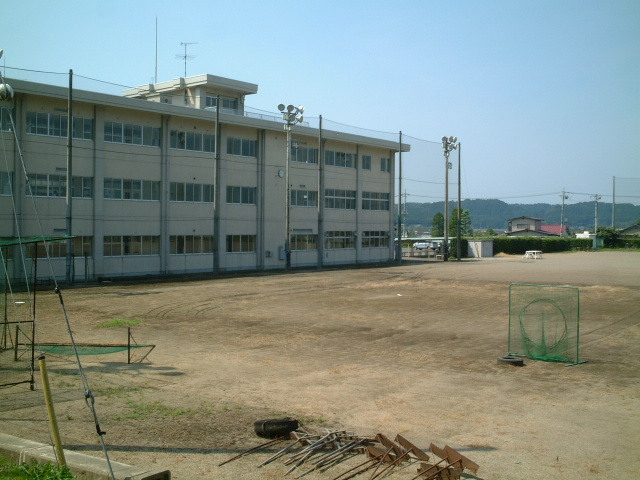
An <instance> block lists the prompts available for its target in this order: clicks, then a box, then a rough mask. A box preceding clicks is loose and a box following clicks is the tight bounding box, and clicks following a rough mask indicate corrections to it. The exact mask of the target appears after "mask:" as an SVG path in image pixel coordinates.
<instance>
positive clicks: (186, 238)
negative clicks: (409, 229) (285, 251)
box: [29, 231, 389, 258]
mask: <svg viewBox="0 0 640 480" xmlns="http://www.w3.org/2000/svg"><path fill="white" fill-rule="evenodd" d="M92 240H93V237H90V236H78V237H75V238H73V239H72V241H73V254H74V256H75V257H84V256H91V255H92V254H93V250H92V247H91V244H92ZM290 246H291V250H296V251H302V250H316V249H317V248H318V235H316V234H307V233H303V234H294V235H291V241H290ZM362 246H363V247H388V246H389V232H385V231H365V232H362ZM103 247H104V256H105V257H121V256H129V255H159V254H160V237H159V236H157V235H106V236H105V237H103ZM325 247H326V248H328V249H338V248H355V234H354V232H352V231H329V232H327V233H326V240H325ZM30 248H31V249H33V248H35V254H36V256H37V258H46V257H47V252H48V256H49V257H51V258H64V257H66V255H67V242H66V241H61V242H48V243H46V244H45V243H44V242H43V243H37V244H35V246H31V247H30ZM213 251H214V241H213V235H171V236H170V237H169V253H170V254H171V255H183V254H184V255H188V254H198V253H213ZM255 251H256V236H255V235H227V237H226V252H228V253H245V252H255ZM33 253H34V252H33V250H32V251H31V252H30V254H29V255H33Z"/></svg>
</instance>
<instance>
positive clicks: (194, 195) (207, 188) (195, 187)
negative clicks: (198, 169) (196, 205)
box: [169, 182, 213, 203]
mask: <svg viewBox="0 0 640 480" xmlns="http://www.w3.org/2000/svg"><path fill="white" fill-rule="evenodd" d="M169 200H170V201H172V202H204V203H213V185H207V184H200V183H182V182H171V183H170V185H169Z"/></svg>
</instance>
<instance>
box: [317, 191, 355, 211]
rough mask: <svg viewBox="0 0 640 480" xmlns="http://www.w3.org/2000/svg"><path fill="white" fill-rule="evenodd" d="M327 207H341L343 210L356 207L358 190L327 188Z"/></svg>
mask: <svg viewBox="0 0 640 480" xmlns="http://www.w3.org/2000/svg"><path fill="white" fill-rule="evenodd" d="M324 206H325V208H339V209H341V210H355V209H356V191H355V190H339V189H334V188H327V189H325V191H324Z"/></svg>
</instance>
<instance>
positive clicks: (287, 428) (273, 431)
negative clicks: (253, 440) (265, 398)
mask: <svg viewBox="0 0 640 480" xmlns="http://www.w3.org/2000/svg"><path fill="white" fill-rule="evenodd" d="M298 426H299V425H298V421H297V420H295V419H293V418H279V419H269V420H258V421H257V422H255V423H254V424H253V429H254V431H255V432H256V435H258V436H259V437H262V438H278V437H288V436H289V434H290V433H291V432H293V431H294V430H297V429H298Z"/></svg>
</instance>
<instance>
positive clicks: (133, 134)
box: [104, 122, 160, 147]
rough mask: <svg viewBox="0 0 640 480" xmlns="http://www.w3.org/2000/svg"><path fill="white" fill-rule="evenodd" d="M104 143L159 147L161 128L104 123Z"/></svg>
mask: <svg viewBox="0 0 640 480" xmlns="http://www.w3.org/2000/svg"><path fill="white" fill-rule="evenodd" d="M104 141H105V142H112V143H126V144H130V145H146V146H148V147H159V146H160V128H158V127H148V126H143V125H131V124H128V123H120V122H104Z"/></svg>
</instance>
